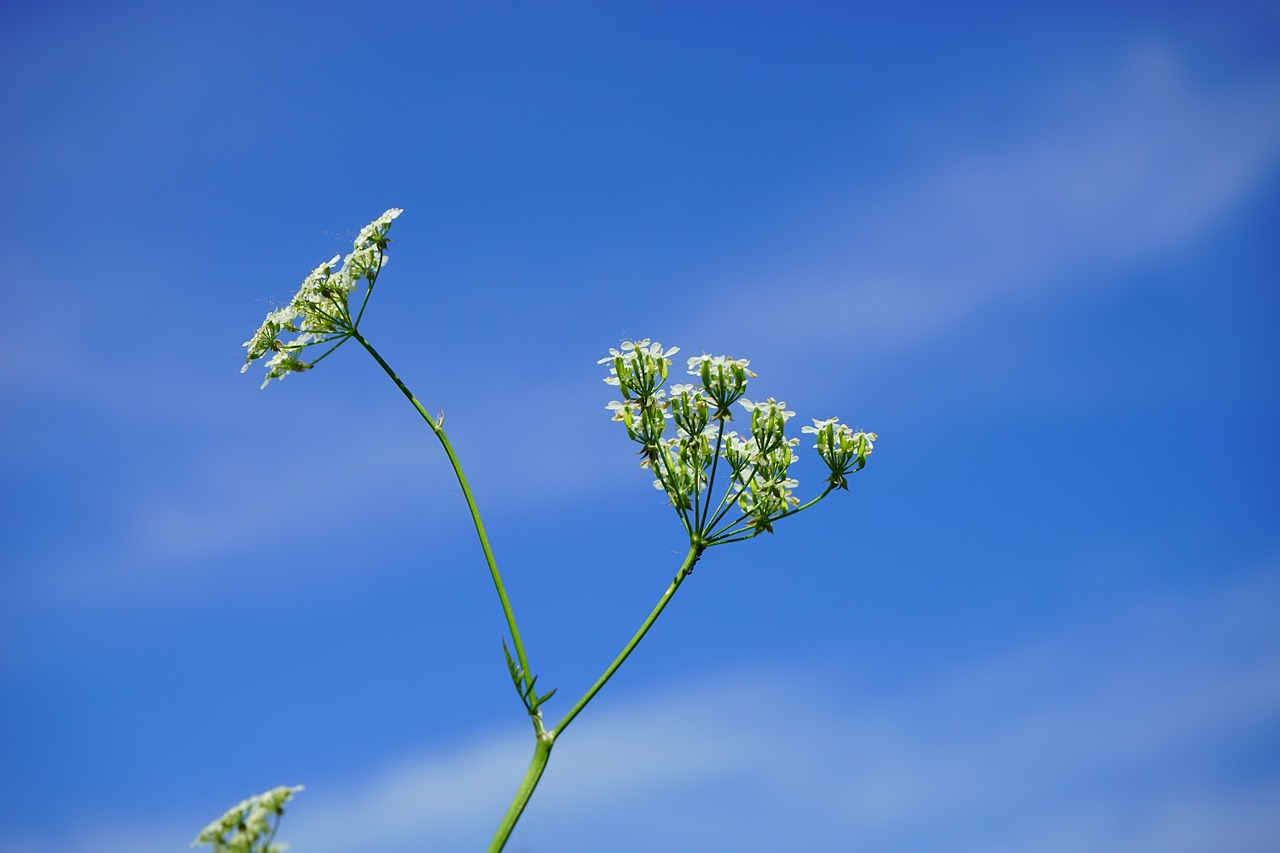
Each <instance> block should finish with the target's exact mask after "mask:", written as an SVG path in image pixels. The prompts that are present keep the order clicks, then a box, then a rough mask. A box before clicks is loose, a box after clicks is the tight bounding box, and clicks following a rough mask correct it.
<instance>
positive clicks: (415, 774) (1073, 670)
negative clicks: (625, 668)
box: [3, 559, 1280, 853]
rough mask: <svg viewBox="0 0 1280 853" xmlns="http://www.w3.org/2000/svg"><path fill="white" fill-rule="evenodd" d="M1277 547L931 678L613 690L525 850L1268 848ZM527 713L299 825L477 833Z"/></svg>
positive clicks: (813, 677)
mask: <svg viewBox="0 0 1280 853" xmlns="http://www.w3.org/2000/svg"><path fill="white" fill-rule="evenodd" d="M1277 567H1278V564H1277V560H1276V559H1268V560H1266V561H1264V563H1263V564H1262V565H1261V566H1260V567H1259V568H1260V569H1261V571H1258V572H1254V573H1252V575H1251V576H1250V578H1249V579H1247V580H1244V581H1241V582H1238V583H1235V584H1232V585H1225V584H1224V585H1222V586H1219V587H1217V588H1214V589H1201V590H1196V591H1193V592H1189V591H1185V590H1184V591H1182V592H1179V593H1176V594H1167V595H1153V596H1151V597H1149V598H1147V599H1145V600H1141V601H1135V602H1131V603H1129V604H1127V605H1118V606H1115V607H1114V608H1112V609H1111V610H1109V611H1108V612H1106V613H1099V612H1097V611H1094V612H1092V613H1090V614H1080V615H1079V618H1087V619H1088V620H1090V621H1089V623H1088V624H1083V623H1081V622H1072V621H1065V622H1063V623H1062V624H1061V625H1060V626H1059V627H1057V628H1056V629H1052V630H1047V631H1045V632H1043V633H1042V634H1041V635H1039V636H1038V637H1035V638H1032V639H1031V640H1030V641H1028V642H1026V643H1023V644H1021V645H1019V646H1018V647H1017V648H1016V649H1013V650H1011V651H1008V652H1004V653H998V654H994V655H991V656H990V657H988V658H987V659H985V660H978V661H976V662H974V663H972V664H969V665H966V666H964V667H962V668H960V669H953V670H951V671H948V672H943V673H933V674H930V673H928V672H927V671H926V672H924V673H923V677H922V678H921V679H919V680H918V681H917V682H916V684H915V686H914V687H905V686H903V683H902V682H901V681H899V680H896V679H895V680H894V681H893V683H892V684H883V683H878V682H877V680H876V679H873V678H871V677H870V676H866V675H859V672H858V670H859V667H858V666H857V664H856V663H855V664H853V665H852V666H847V667H846V669H845V670H844V671H843V672H842V674H841V678H840V679H839V680H838V682H839V683H838V684H837V683H836V681H837V680H836V679H833V678H832V676H831V674H830V673H829V672H827V671H826V670H825V669H794V668H786V667H781V668H780V667H771V668H766V669H760V670H753V671H746V672H739V673H736V674H722V675H720V676H716V677H714V678H708V679H706V680H704V681H701V682H700V683H698V684H696V685H685V686H683V687H676V688H672V689H669V690H667V691H666V692H664V693H662V694H659V695H655V696H651V697H649V698H647V699H640V700H626V706H625V707H624V708H619V704H615V702H610V701H606V702H605V704H604V705H603V706H602V707H600V708H598V709H593V710H595V712H596V713H595V714H594V715H592V714H588V715H587V716H585V717H584V718H583V720H582V721H581V722H580V723H579V724H576V725H575V727H574V728H573V729H571V730H570V731H569V732H568V733H566V735H565V738H564V741H563V742H562V744H560V746H559V748H558V749H557V752H556V753H555V755H554V756H553V757H552V762H551V766H550V769H549V770H548V774H547V777H546V779H545V781H544V783H543V786H542V788H541V789H540V790H539V791H538V794H537V795H536V797H535V799H534V801H533V804H532V806H531V807H530V811H529V812H528V813H527V815H526V818H525V821H524V823H523V824H522V826H521V830H520V832H519V833H518V837H517V840H516V841H515V842H513V846H512V849H513V850H525V851H539V850H558V851H569V850H598V849H600V845H601V843H602V841H601V839H608V845H607V846H608V849H610V850H616V851H630V850H637V851H639V850H651V849H654V848H655V847H660V848H662V849H671V850H690V851H694V850H706V849H733V850H743V851H750V850H760V851H775V850H779V849H874V850H884V851H894V850H904V851H905V850H920V849H947V850H958V851H974V853H977V851H1003V850H1008V851H1014V850H1044V851H1063V853H1066V851H1074V850H1113V851H1129V852H1130V853H1148V851H1150V852H1151V853H1155V851H1163V853H1179V851H1187V853H1191V851H1197V850H1202V849H1206V844H1208V843H1209V842H1210V841H1213V842H1214V843H1213V844H1212V845H1210V846H1216V847H1222V848H1223V849H1231V850H1240V851H1259V853H1261V851H1263V850H1268V849H1270V845H1271V844H1272V843H1273V842H1274V823H1273V819H1272V816H1273V815H1274V814H1275V813H1276V808H1277V806H1280V783H1278V782H1276V780H1274V779H1272V778H1269V777H1264V776H1258V775H1256V774H1252V775H1251V773H1250V771H1249V770H1248V769H1247V767H1245V766H1243V765H1242V769H1240V770H1239V771H1238V772H1237V771H1236V770H1233V764H1232V762H1233V761H1236V760H1238V759H1242V758H1243V757H1247V755H1248V753H1249V752H1250V751H1251V750H1253V749H1255V748H1256V744H1257V743H1258V739H1259V738H1263V737H1265V736H1266V733H1267V732H1268V731H1270V730H1271V728H1272V726H1273V723H1274V720H1275V719H1276V716H1277V714H1280V628H1277V627H1276V625H1275V621H1274V618H1273V616H1274V613H1275V609H1276V607H1277V606H1280V581H1277V580H1276V578H1277V574H1276V569H1277ZM522 728H523V727H521V728H520V729H519V730H515V731H509V732H505V733H503V734H500V735H495V736H492V737H484V738H480V739H477V740H474V741H472V742H471V743H469V744H466V745H463V746H460V747H459V748H457V749H456V750H454V751H451V752H448V753H439V752H426V753H422V754H419V755H416V756H413V755H410V756H406V757H405V758H404V759H403V760H401V761H399V762H397V763H395V764H394V765H393V766H390V767H388V768H386V769H385V770H384V771H382V772H380V773H377V774H375V775H374V776H372V777H371V778H368V779H365V780H363V781H354V782H351V783H348V786H346V787H344V786H341V785H339V786H334V785H331V784H326V783H325V782H323V781H316V780H304V781H312V782H313V784H312V785H311V787H310V788H309V790H308V791H307V793H306V794H305V795H304V796H303V798H302V799H300V800H299V801H298V805H297V806H296V807H295V809H294V810H293V812H292V813H291V814H290V816H289V818H288V821H287V824H286V827H287V831H286V833H285V834H286V836H287V837H288V838H290V839H292V840H293V841H294V842H295V849H298V850H300V851H306V853H349V851H351V850H357V849H374V848H376V849H380V850H388V851H399V850H404V851H409V850H421V849H461V848H463V847H474V846H475V844H476V843H477V842H476V839H477V838H483V837H485V836H487V834H488V833H489V832H491V831H492V829H493V825H494V823H495V821H496V819H497V816H498V815H499V814H500V813H501V811H502V809H503V808H504V806H505V802H506V799H507V797H508V796H510V794H511V792H512V791H513V790H514V785H515V782H516V776H517V775H518V774H519V773H520V772H521V770H522V769H523V766H524V762H525V761H526V760H527V757H528V756H527V754H528V752H529V749H530V746H529V742H528V741H529V738H528V737H527V736H526V733H525V732H524V731H523V730H522ZM273 781H285V782H296V781H298V780H273ZM135 837H136V836H135ZM142 837H148V836H147V835H145V834H144V835H143V836H142ZM3 849H6V850H14V851H16V850H25V849H27V848H21V847H18V846H12V845H11V846H7V847H4V848H3ZM29 849H31V850H33V851H37V850H39V849H40V848H34V847H33V848H29ZM82 849H83V850H84V851H86V853H88V851H89V850H95V851H96V850H101V849H103V848H102V847H101V845H95V844H86V845H83V846H80V847H75V846H73V847H71V848H67V853H73V851H79V850H82ZM134 849H135V851H137V853H146V851H148V850H151V849H154V850H156V851H159V850H161V849H164V848H163V847H162V846H160V845H156V846H155V847H147V846H142V847H135V848H134Z"/></svg>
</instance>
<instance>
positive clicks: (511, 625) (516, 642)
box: [351, 329, 546, 784]
mask: <svg viewBox="0 0 1280 853" xmlns="http://www.w3.org/2000/svg"><path fill="white" fill-rule="evenodd" d="M351 337H353V338H355V339H356V341H358V342H359V343H360V346H362V347H364V348H365V350H366V351H367V352H368V353H369V355H371V356H373V359H374V361H376V362H378V364H379V366H381V367H382V369H383V370H384V371H385V372H386V374H387V376H390V377H391V381H392V382H394V383H396V387H397V388H399V389H400V391H401V392H402V393H403V394H404V395H405V397H407V398H408V399H409V402H410V403H412V404H413V407H414V408H415V409H417V410H418V414H419V415H421V416H422V419H423V420H424V421H426V422H427V426H429V427H431V431H432V432H434V433H435V434H436V438H438V439H440V445H441V446H442V447H443V448H444V452H445V455H446V456H448V457H449V464H450V465H452V466H453V474H454V476H455V477H457V478H458V485H459V486H461V487H462V496H463V497H464V498H466V501H467V508H468V509H469V510H470V511H471V521H472V522H473V523H474V524H475V527H476V535H477V536H478V537H480V548H481V549H482V550H483V551H484V559H485V562H486V563H488V565H489V577H491V578H493V587H494V589H495V590H497V592H498V600H499V601H501V602H502V612H503V614H504V615H505V616H506V618H507V629H508V630H510V631H511V644H512V645H513V646H515V649H516V659H517V660H519V661H520V671H521V673H522V674H523V679H524V682H525V684H526V685H530V684H532V682H533V673H532V672H531V671H530V669H529V660H528V658H527V657H526V656H525V653H524V642H523V641H522V640H521V639H520V629H519V628H517V627H516V615H515V612H514V611H513V610H512V609H511V601H510V599H508V598H507V590H506V587H504V586H503V584H502V575H501V574H500V573H499V572H498V561H497V560H496V559H494V556H493V549H492V548H490V547H489V537H488V535H487V534H486V533H485V532H484V522H483V521H481V520H480V509H479V507H477V506H476V499H475V497H474V496H473V495H472V494H471V487H470V486H468V485H467V477H466V475H465V474H463V473H462V463H461V462H459V461H458V456H457V454H455V453H454V452H453V445H451V444H450V443H449V437H448V436H446V435H445V434H444V428H443V427H442V426H441V425H440V423H439V422H438V421H437V420H436V419H435V418H433V417H431V414H430V413H429V412H428V411H427V410H426V409H425V408H423V406H422V404H421V403H419V402H418V398H417V397H415V396H413V392H412V391H410V390H409V388H408V386H407V385H405V384H404V382H402V381H401V380H400V377H399V376H397V375H396V372H395V371H394V370H392V369H391V365H389V364H387V362H386V361H385V360H384V359H383V358H382V356H381V355H379V354H378V351H377V350H376V349H374V348H373V345H372V344H370V343H369V342H368V341H367V340H365V339H364V337H363V336H362V335H361V334H360V333H359V332H358V331H355V330H354V329H353V330H352V332H351ZM543 764H546V759H545V758H544V759H543ZM535 784H536V783H535Z"/></svg>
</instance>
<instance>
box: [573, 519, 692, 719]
mask: <svg viewBox="0 0 1280 853" xmlns="http://www.w3.org/2000/svg"><path fill="white" fill-rule="evenodd" d="M705 549H706V546H705V545H703V544H701V543H697V544H693V545H690V546H689V553H688V554H687V555H685V558H684V562H683V563H682V564H681V565H680V571H678V572H676V576H675V579H674V580H672V581H671V585H670V586H668V587H667V591H666V592H664V593H663V594H662V598H660V599H658V604H657V606H656V607H654V608H653V612H652V613H650V614H649V618H648V619H645V620H644V624H642V625H641V626H640V629H639V630H638V631H636V633H635V636H634V637H632V638H631V641H630V642H629V643H627V645H626V646H624V647H623V649H622V651H621V652H620V653H619V654H618V656H617V657H616V658H614V660H613V663H611V664H609V668H608V669H606V670H605V671H604V674H603V675H601V676H600V678H598V679H597V680H596V683H595V684H593V685H591V689H590V690H588V691H587V692H586V693H585V694H584V695H583V697H582V698H581V699H579V700H578V704H576V705H574V706H573V707H572V708H570V709H569V713H567V714H565V715H564V719H562V720H561V721H560V722H559V723H557V724H556V727H555V728H554V729H552V730H551V731H550V732H549V734H550V735H551V737H552V738H556V737H559V736H560V734H561V733H562V732H563V731H564V730H565V729H566V728H568V726H569V724H570V723H572V722H573V718H574V717H576V716H578V714H580V713H582V709H583V708H585V707H587V703H588V702H590V701H591V700H592V699H594V698H595V695H596V694H597V693H599V692H600V688H602V687H604V686H605V684H606V683H608V681H609V679H610V678H612V677H613V674H614V673H615V672H617V671H618V667H620V666H622V664H623V662H624V661H626V659H627V658H628V657H629V656H630V655H631V653H632V652H633V651H635V648H636V646H638V645H639V644H640V641H641V640H643V639H644V635H645V634H647V633H649V629H650V628H652V627H653V623H654V622H656V621H658V617H659V616H661V615H662V611H663V610H664V609H665V608H666V606H667V603H668V602H669V601H671V597H672V596H673V595H675V594H676V590H677V589H679V588H680V584H682V583H684V579H685V578H686V577H688V576H689V573H690V572H692V571H693V566H694V564H695V563H697V562H698V558H699V557H701V556H702V552H703V551H704V550H705Z"/></svg>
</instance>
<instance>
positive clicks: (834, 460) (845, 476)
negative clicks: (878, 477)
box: [800, 418, 880, 489]
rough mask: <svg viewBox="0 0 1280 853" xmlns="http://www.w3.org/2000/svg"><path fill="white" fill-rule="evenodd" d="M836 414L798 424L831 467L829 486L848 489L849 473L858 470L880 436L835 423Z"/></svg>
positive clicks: (864, 463) (864, 462)
mask: <svg viewBox="0 0 1280 853" xmlns="http://www.w3.org/2000/svg"><path fill="white" fill-rule="evenodd" d="M837 420H838V419H837V418H827V419H826V420H825V421H820V420H818V419H817V418H814V420H813V426H807V427H801V428H800V431H801V432H807V433H811V434H812V435H813V436H815V437H816V439H817V443H815V444H814V445H813V446H814V447H816V448H817V449H818V455H819V456H820V457H822V461H823V462H825V463H826V464H827V467H828V468H830V469H831V476H830V477H829V478H828V481H829V482H830V483H831V485H832V486H834V487H837V488H841V489H848V488H849V475H850V474H853V473H854V472H856V471H861V470H862V468H863V466H864V465H866V464H867V457H868V456H870V455H871V450H872V446H873V445H874V443H875V441H876V439H878V438H879V437H880V436H878V435H876V434H875V433H874V432H861V431H859V432H854V431H853V430H852V429H851V428H850V427H849V426H848V425H846V424H842V423H837V422H836V421H837Z"/></svg>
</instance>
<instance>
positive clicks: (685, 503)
mask: <svg viewBox="0 0 1280 853" xmlns="http://www.w3.org/2000/svg"><path fill="white" fill-rule="evenodd" d="M679 351H680V348H679V347H672V348H671V349H666V350H664V349H663V347H662V345H661V344H659V343H655V342H652V341H650V340H649V339H648V338H646V339H644V340H641V341H625V342H623V344H622V347H621V349H610V350H609V355H608V356H607V357H606V358H602V359H600V361H599V362H598V363H599V364H607V365H609V376H608V377H606V378H605V380H604V381H605V382H607V383H609V384H610V385H613V386H616V387H617V388H618V390H619V391H620V392H621V397H622V399H621V400H614V401H612V402H610V403H609V404H608V406H607V408H608V409H609V410H610V411H611V412H612V413H613V419H614V420H615V421H620V422H621V423H622V424H623V426H625V427H626V430H627V435H628V436H630V438H631V440H632V441H634V442H636V443H637V444H639V445H640V448H641V449H640V456H641V462H640V464H641V466H642V467H645V468H648V469H650V470H651V471H652V472H653V474H654V477H655V479H654V483H653V485H654V487H655V488H657V489H659V490H661V491H663V492H665V493H666V495H667V497H668V498H669V499H670V501H671V504H672V506H674V507H675V509H676V511H677V512H678V513H679V515H680V517H681V519H682V521H683V522H684V524H685V527H686V528H687V529H688V530H689V533H690V536H691V538H692V539H693V540H694V541H695V542H698V543H700V544H702V545H704V546H710V545H716V544H721V543H723V542H730V541H737V540H738V539H744V538H749V537H750V536H755V535H757V534H759V533H761V532H772V531H773V523H774V522H775V521H777V520H778V519H780V518H782V517H784V516H787V515H790V514H792V513H794V512H797V511H799V510H800V509H803V508H804V507H802V506H801V504H800V499H799V498H798V497H796V495H795V493H794V490H795V489H796V487H797V486H798V485H799V483H798V482H797V481H796V479H795V478H794V477H792V476H791V475H790V466H791V465H792V464H793V463H795V462H796V461H798V457H797V456H796V454H795V447H796V446H797V445H799V443H800V439H798V438H788V437H787V435H786V426H787V421H789V420H790V419H791V418H793V417H795V412H793V411H790V410H789V409H787V404H786V403H784V402H781V401H778V400H775V399H773V398H772V397H770V398H768V399H767V400H765V401H763V402H753V401H751V400H749V399H747V398H746V397H745V394H746V390H747V382H748V380H749V379H752V378H755V376H756V374H755V373H754V372H752V371H751V370H750V369H749V364H750V362H748V361H747V360H746V359H737V358H730V357H729V356H723V355H718V356H710V355H700V356H694V357H692V358H689V359H688V362H687V363H688V373H689V375H691V376H694V377H696V378H697V380H698V382H697V383H696V384H692V383H683V384H672V385H671V386H670V387H669V388H668V387H666V383H667V379H668V371H669V368H670V367H671V364H672V360H671V359H670V358H669V356H672V355H674V354H675V353H677V352H679ZM734 403H737V404H738V405H739V406H741V407H742V408H743V409H745V410H746V411H747V412H749V413H750V415H751V429H750V433H749V434H747V435H741V434H739V433H738V432H737V431H728V432H726V431H725V426H726V423H727V422H728V421H730V420H732V418H733V415H732V411H731V407H732V405H733V404H734ZM672 427H674V429H671V428H672ZM801 431H802V432H812V433H814V434H816V436H817V444H816V447H817V449H818V456H819V457H820V458H821V459H822V461H823V462H824V463H825V464H826V465H827V467H828V469H829V471H830V474H829V476H828V478H827V489H826V491H824V492H823V493H822V494H821V495H819V496H818V497H817V498H815V499H814V501H811V502H810V504H812V503H813V502H816V501H817V500H820V499H821V498H822V497H825V496H826V494H827V493H829V492H830V491H831V490H832V489H835V488H842V489H847V488H848V476H849V475H850V474H852V473H854V472H855V471H858V470H860V469H861V468H862V467H863V466H864V465H865V464H866V459H867V456H868V455H870V453H871V450H872V444H873V442H874V441H875V439H876V435H875V433H863V432H854V431H853V430H852V429H850V428H849V427H848V426H846V425H845V424H841V423H838V422H837V419H836V418H829V419H827V420H824V421H818V420H815V421H814V426H812V427H804V428H803V429H802V430H801ZM721 460H723V463H724V465H725V467H726V468H727V469H728V472H729V484H728V486H727V487H726V488H725V491H724V494H723V495H722V497H721V498H720V499H719V501H718V503H717V504H715V505H714V506H713V504H712V491H713V489H714V487H715V478H716V473H717V470H718V469H719V467H720V465H721ZM810 504H806V505H805V506H808V505H810ZM735 507H736V509H737V511H738V513H739V514H738V515H737V516H736V517H733V518H730V517H729V516H730V513H731V510H732V509H733V508H735ZM726 519H728V520H727V521H726Z"/></svg>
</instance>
